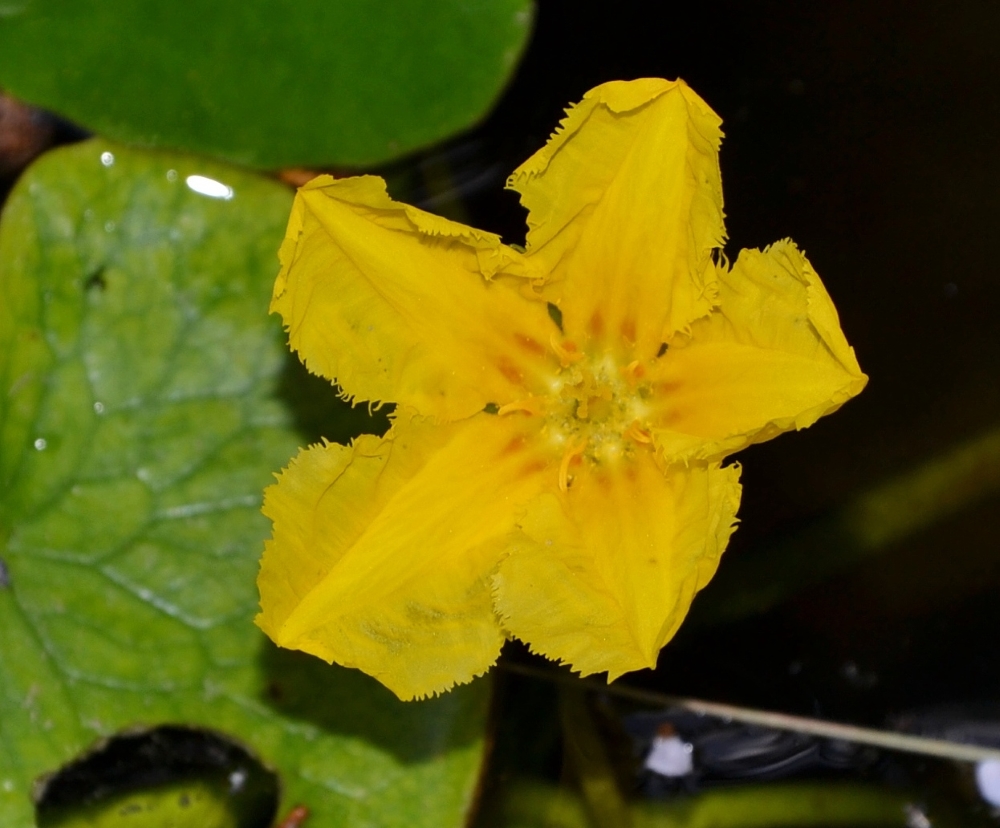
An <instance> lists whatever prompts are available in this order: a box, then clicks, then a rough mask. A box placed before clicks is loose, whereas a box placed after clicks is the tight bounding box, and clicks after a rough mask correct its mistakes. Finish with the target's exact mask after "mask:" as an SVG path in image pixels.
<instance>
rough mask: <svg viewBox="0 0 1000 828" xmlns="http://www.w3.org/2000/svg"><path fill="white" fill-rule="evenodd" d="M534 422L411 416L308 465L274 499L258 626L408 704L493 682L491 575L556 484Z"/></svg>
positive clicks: (495, 639)
mask: <svg viewBox="0 0 1000 828" xmlns="http://www.w3.org/2000/svg"><path fill="white" fill-rule="evenodd" d="M534 419H535V418H528V417H497V416H491V415H489V414H481V415H479V416H477V417H474V418H472V419H471V420H468V421H465V422H461V423H455V424H452V425H447V426H439V425H432V424H431V423H430V422H428V421H426V420H422V419H420V418H413V419H410V417H409V415H401V417H400V418H398V419H397V420H396V422H395V424H394V426H393V428H392V430H391V431H390V433H389V434H388V435H387V436H386V438H385V439H379V438H375V437H361V438H359V439H358V440H357V441H355V443H354V445H353V447H350V448H345V447H343V446H337V445H325V446H313V447H312V448H310V449H308V450H306V451H304V452H302V453H301V454H300V455H299V456H298V457H297V458H296V459H295V460H294V461H293V463H292V465H290V466H289V467H288V468H287V469H286V470H285V471H284V472H283V473H282V475H281V476H280V477H279V478H278V483H277V485H275V486H271V487H270V488H269V489H268V490H267V492H266V495H265V502H264V512H265V514H266V515H267V516H268V517H270V518H271V519H272V520H273V521H274V537H273V539H272V540H271V541H269V542H268V544H267V546H266V549H265V553H264V559H263V561H262V564H261V572H260V576H259V578H258V585H259V587H260V592H261V608H262V612H261V613H260V615H258V617H257V624H258V625H259V626H260V627H261V628H262V629H263V630H264V631H265V632H266V633H267V634H268V635H269V636H270V637H271V638H272V639H273V640H274V641H275V642H276V643H277V644H279V645H281V646H283V647H289V648H293V649H299V650H304V651H306V652H309V653H312V654H314V655H317V656H319V657H320V658H323V659H325V660H326V661H335V662H337V663H339V664H342V665H345V666H348V667H358V668H360V669H362V670H364V671H365V672H366V673H368V674H369V675H372V676H374V677H375V678H377V679H378V680H379V681H381V682H382V683H383V684H385V685H386V686H387V687H389V688H390V689H391V690H393V691H394V692H395V693H396V694H397V695H398V696H399V697H400V698H403V699H410V698H415V697H421V696H427V695H432V694H434V693H438V692H441V691H443V690H446V689H448V688H449V687H451V686H452V685H454V684H456V683H463V682H467V681H470V680H471V679H472V678H473V677H474V676H476V675H479V674H481V673H482V672H484V671H485V670H486V669H488V667H489V666H490V665H491V664H492V663H493V662H494V661H495V660H496V657H497V655H498V653H499V652H500V646H501V644H502V642H503V638H504V636H503V633H502V631H501V629H500V628H499V626H498V624H497V621H496V618H495V615H494V612H493V609H492V605H491V601H490V591H489V576H490V574H491V572H492V571H493V570H494V569H495V567H496V564H497V561H498V560H499V557H500V554H501V551H502V548H503V543H504V541H505V538H506V536H507V535H508V534H509V533H510V531H511V530H512V528H513V526H514V520H515V516H516V514H517V512H518V507H519V505H520V504H521V503H523V502H525V501H526V500H527V499H529V498H530V497H532V496H533V495H534V494H535V493H536V492H537V491H538V487H539V485H540V480H541V479H542V472H543V471H545V469H544V464H542V463H540V462H539V461H538V459H537V458H536V456H535V455H533V453H532V451H531V442H530V439H529V438H530V437H531V429H537V423H536V422H535V421H534ZM548 474H549V476H551V474H552V472H551V470H549V471H548Z"/></svg>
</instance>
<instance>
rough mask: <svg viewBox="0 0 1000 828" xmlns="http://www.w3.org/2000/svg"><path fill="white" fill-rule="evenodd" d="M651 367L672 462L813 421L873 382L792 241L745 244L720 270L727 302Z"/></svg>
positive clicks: (661, 443) (716, 454) (661, 434)
mask: <svg viewBox="0 0 1000 828" xmlns="http://www.w3.org/2000/svg"><path fill="white" fill-rule="evenodd" d="M681 340H682V341H681ZM652 373H653V377H654V380H653V382H654V389H655V404H656V405H657V411H656V414H655V415H654V423H655V424H656V426H657V427H656V428H655V429H654V438H655V441H656V444H657V446H658V447H659V448H660V449H661V451H662V452H663V455H664V458H665V459H666V460H667V461H668V462H674V461H681V462H688V461H690V460H691V459H698V460H719V459H721V458H722V457H724V456H725V455H727V454H731V453H732V452H734V451H738V450H739V449H741V448H743V447H744V446H747V445H749V444H751V443H759V442H762V441H764V440H769V439H770V438H772V437H774V436H775V435H777V434H780V433H781V432H783V431H788V430H790V429H793V428H795V429H800V428H806V427H807V426H810V425H812V424H813V423H814V422H816V420H818V419H819V418H820V417H822V416H823V415H824V414H829V413H830V412H832V411H835V410H836V409H838V408H839V407H840V406H841V405H843V404H844V403H845V402H846V401H847V400H849V399H850V398H851V397H853V396H855V395H856V394H858V393H860V392H861V390H862V389H863V388H864V387H865V384H866V383H867V381H868V378H867V377H866V376H865V375H864V374H863V373H861V369H860V367H859V366H858V361H857V359H856V358H855V356H854V351H853V349H852V348H851V347H850V346H849V345H848V344H847V340H846V339H845V338H844V334H843V332H842V331H841V330H840V321H839V320H838V318H837V311H836V309H835V308H834V306H833V302H832V301H831V300H830V297H829V295H828V294H827V292H826V289H825V288H824V287H823V284H822V282H820V279H819V276H817V275H816V272H815V271H814V270H813V269H812V266H811V265H810V264H809V262H808V261H807V260H806V258H805V256H803V255H802V253H801V252H800V251H799V250H798V249H797V248H796V247H795V245H794V244H793V243H792V242H790V241H783V242H778V243H777V244H775V245H772V246H771V247H770V248H768V249H767V250H764V251H763V252H761V251H759V250H744V251H743V252H742V253H741V254H740V257H739V260H738V261H737V262H736V264H735V265H734V267H733V269H732V271H731V272H729V273H726V272H725V271H720V293H719V307H718V308H717V309H716V310H715V311H713V312H712V314H711V315H710V316H709V317H707V318H705V319H700V320H698V321H697V322H695V323H694V324H693V325H692V326H691V334H690V338H688V337H679V338H678V341H677V342H676V343H673V344H671V346H670V348H669V350H668V351H667V352H666V353H665V354H664V355H663V356H662V357H661V358H660V359H659V360H657V364H656V367H655V368H654V369H653V372H652Z"/></svg>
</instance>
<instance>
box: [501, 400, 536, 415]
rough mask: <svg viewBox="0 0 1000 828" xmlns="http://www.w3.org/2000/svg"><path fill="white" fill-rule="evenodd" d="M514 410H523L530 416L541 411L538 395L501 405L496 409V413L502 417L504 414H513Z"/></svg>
mask: <svg viewBox="0 0 1000 828" xmlns="http://www.w3.org/2000/svg"><path fill="white" fill-rule="evenodd" d="M515 411H524V412H525V413H526V414H531V415H532V416H534V415H536V414H541V413H542V401H541V399H540V398H539V397H525V398H524V399H523V400H514V402H510V403H507V404H506V405H501V406H500V407H499V408H498V409H497V415H498V416H500V417H503V416H504V415H506V414H513V413H514V412H515Z"/></svg>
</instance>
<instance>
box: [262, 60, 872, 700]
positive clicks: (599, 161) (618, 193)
mask: <svg viewBox="0 0 1000 828" xmlns="http://www.w3.org/2000/svg"><path fill="white" fill-rule="evenodd" d="M719 124H720V122H719V118H718V117H717V116H716V115H715V114H714V113H713V112H712V111H711V109H709V107H708V106H707V105H706V104H705V103H704V102H703V101H702V100H701V99H700V98H699V97H698V96H697V95H695V94H694V93H693V92H692V91H691V90H690V89H689V88H688V87H687V86H686V85H685V84H684V83H683V82H682V81H676V82H669V81H665V80H659V79H645V80H638V81H633V82H628V83H626V82H613V83H607V84H604V85H602V86H599V87H597V88H596V89H593V90H591V91H590V92H589V93H587V95H586V96H585V97H584V99H583V101H582V102H581V103H579V104H578V105H577V106H575V107H573V108H572V109H570V110H569V112H568V114H567V117H566V118H565V119H564V120H563V122H562V124H561V127H560V129H559V130H558V131H557V133H556V134H555V135H554V136H553V137H552V139H551V140H550V141H549V143H548V144H547V145H546V146H545V147H544V148H543V149H542V150H541V151H539V152H538V153H536V154H535V155H534V156H533V157H532V158H530V159H529V160H528V161H527V162H525V163H524V164H523V165H522V166H521V167H520V168H519V169H518V170H517V171H515V172H514V174H513V175H512V176H511V178H510V180H509V182H508V186H509V187H510V188H512V189H514V190H517V191H518V192H519V193H520V194H521V202H522V204H524V206H525V207H527V208H528V211H529V215H528V226H529V232H528V239H527V249H526V252H520V251H519V250H518V249H515V248H513V247H510V246H507V245H504V244H502V243H501V241H500V239H499V237H497V236H495V235H493V234H490V233H485V232H482V231H479V230H475V229H472V228H470V227H466V226H464V225H461V224H457V223H455V222H451V221H447V220H445V219H442V218H439V217H437V216H433V215H430V214H428V213H425V212H422V211H420V210H417V209H416V208H413V207H410V206H408V205H405V204H400V203H398V202H394V201H392V200H391V199H390V198H389V197H388V195H387V194H386V191H385V184H384V182H383V181H382V180H381V179H379V178H375V177H372V176H362V177H358V178H347V179H342V180H336V181H335V180H333V179H332V178H330V177H328V176H323V177H320V178H318V179H316V180H314V181H312V182H311V183H309V184H307V185H306V186H305V187H303V188H302V189H301V190H300V191H299V195H298V197H297V199H296V202H295V206H294V208H293V212H292V216H291V220H290V222H289V227H288V233H287V237H286V239H285V242H284V244H283V246H282V248H281V253H280V257H281V262H282V270H281V273H280V275H279V276H278V280H277V283H276V285H275V289H274V299H273V303H272V310H274V311H277V312H278V313H280V314H281V316H282V318H283V319H284V322H285V325H286V326H287V329H288V331H289V335H290V342H291V346H292V348H294V349H295V350H296V351H297V352H298V353H299V355H300V356H301V358H302V359H303V360H304V361H305V364H306V365H307V367H308V368H309V369H310V370H311V371H313V372H314V373H317V374H321V375H322V376H324V377H328V378H329V379H331V380H335V381H336V382H338V383H339V384H340V385H341V387H342V388H343V389H344V391H345V392H346V393H347V394H349V395H350V396H351V397H352V398H354V399H358V400H375V401H391V402H394V403H396V405H397V408H396V414H395V417H394V420H393V425H392V428H391V430H390V431H389V433H388V434H386V436H385V437H382V438H380V437H373V436H363V437H360V438H358V439H357V440H355V441H354V443H353V444H352V445H351V446H347V447H345V446H340V445H335V444H323V445H315V446H311V447H310V448H308V449H306V450H304V451H302V452H300V454H299V455H298V456H297V457H296V458H295V459H294V460H293V461H292V463H291V464H290V465H289V467H288V468H287V469H285V470H284V471H283V472H282V473H281V475H280V476H279V477H278V483H277V484H276V485H274V486H271V487H270V488H269V489H268V490H267V492H266V496H265V504H264V512H265V514H266V515H267V516H268V517H270V518H271V519H272V521H273V522H274V536H273V539H272V540H270V541H269V542H268V543H267V546H266V550H265V553H264V558H263V561H262V564H261V572H260V577H259V580H258V584H259V586H260V591H261V606H262V612H261V613H260V615H259V616H258V617H257V624H258V625H259V626H260V627H261V628H262V629H263V630H264V631H265V632H266V633H267V634H268V635H269V636H270V637H271V638H272V639H274V641H275V642H276V643H278V644H279V645H281V646H283V647H290V648H296V649H300V650H305V651H306V652H309V653H313V654H315V655H317V656H319V657H320V658H323V659H325V660H327V661H331V662H338V663H340V664H343V665H346V666H350V667H357V668H360V669H361V670H364V671H365V672H366V673H369V674H371V675H372V676H374V677H375V678H377V679H378V680H379V681H381V682H382V683H383V684H385V685H387V686H388V687H389V688H391V689H392V690H393V691H395V693H396V694H397V695H399V696H400V697H401V698H404V699H409V698H414V697H421V696H426V695H430V694H434V693H437V692H440V691H443V690H446V689H448V688H449V687H451V686H452V685H454V684H456V683H461V682H466V681H469V680H471V679H472V678H473V677H474V676H476V675H479V674H481V673H483V672H484V671H486V670H487V669H488V668H489V667H490V665H491V664H493V663H494V661H495V660H496V658H497V655H498V654H499V652H500V647H501V645H502V644H503V642H504V640H505V638H507V637H508V636H514V637H517V638H520V639H521V640H523V641H525V642H527V643H528V644H529V645H530V647H531V648H532V650H534V651H536V652H539V653H543V654H544V655H546V656H548V657H550V658H554V659H559V660H561V661H563V662H566V663H568V664H570V665H572V667H573V668H574V669H575V670H578V671H580V672H581V673H583V674H589V673H595V672H605V671H606V672H607V673H608V678H609V680H611V679H614V678H615V677H617V676H619V675H621V674H622V673H624V672H627V671H630V670H637V669H640V668H643V667H653V666H654V665H655V664H656V658H657V654H658V652H659V650H660V648H661V647H662V646H663V645H664V644H665V643H666V642H667V641H668V640H669V639H670V638H671V636H673V634H674V632H675V631H676V630H677V628H678V626H679V625H680V623H681V621H682V620H683V618H684V616H685V614H686V613H687V610H688V607H689V606H690V604H691V600H692V598H693V597H694V594H695V593H696V592H697V591H698V590H699V589H701V588H702V587H703V586H705V584H706V583H708V581H709V579H710V578H711V577H712V575H713V573H714V572H715V569H716V567H717V565H718V562H719V556H720V554H721V553H722V551H723V549H725V547H726V543H727V542H728V540H729V536H730V535H731V534H732V531H733V528H734V523H735V515H736V509H737V506H738V504H739V499H740V486H739V482H738V479H739V467H738V466H736V465H731V466H723V465H722V461H723V459H724V458H725V457H726V456H727V455H728V454H730V453H732V452H734V451H737V450H738V449H741V448H743V447H744V446H747V445H749V444H751V443H755V442H760V441H761V440H766V439H769V438H771V437H773V436H774V435H776V434H778V433H779V432H782V431H786V430H788V429H792V428H805V427H806V426H808V425H811V424H812V423H813V422H815V421H816V420H817V419H818V418H819V417H821V416H822V415H824V414H826V413H829V412H831V411H833V410H834V409H836V408H838V407H839V406H840V405H841V404H843V403H844V402H845V401H847V400H848V399H849V398H850V397H852V396H854V395H855V394H857V393H858V392H859V391H861V389H862V388H863V387H864V385H865V382H866V380H867V378H866V377H865V376H864V374H862V373H861V370H860V368H859V367H858V364H857V361H856V360H855V357H854V353H853V351H852V349H851V348H850V347H849V346H848V344H847V341H846V340H845V338H844V335H843V333H841V330H840V324H839V322H838V319H837V313H836V311H835V309H834V307H833V304H832V303H831V301H830V298H829V296H828V295H827V293H826V291H825V290H824V288H823V285H822V284H821V282H820V280H819V277H818V276H817V275H816V273H815V272H814V271H813V269H812V267H811V266H810V265H809V263H808V262H807V261H806V259H805V257H804V256H803V255H802V254H801V253H800V252H799V251H798V250H797V249H796V247H795V246H794V245H793V244H792V243H791V242H788V241H784V242H779V243H777V244H775V245H773V246H771V247H770V248H768V249H766V250H764V251H756V250H753V251H743V253H742V254H741V255H740V257H739V259H738V260H737V261H736V263H735V265H733V267H732V268H731V269H730V267H729V266H728V264H727V263H726V262H725V260H724V259H723V258H722V257H721V256H720V255H719V254H718V250H719V248H720V247H721V246H722V244H723V241H724V237H725V230H724V227H723V213H722V189H721V182H720V178H719V168H718V160H717V154H718V146H719V141H720V138H721V132H720V130H719Z"/></svg>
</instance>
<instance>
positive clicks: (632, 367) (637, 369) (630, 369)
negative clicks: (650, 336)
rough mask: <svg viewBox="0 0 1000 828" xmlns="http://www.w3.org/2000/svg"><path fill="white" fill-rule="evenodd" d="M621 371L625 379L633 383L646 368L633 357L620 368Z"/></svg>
mask: <svg viewBox="0 0 1000 828" xmlns="http://www.w3.org/2000/svg"><path fill="white" fill-rule="evenodd" d="M622 373H623V374H624V375H625V379H627V380H628V381H629V383H634V382H635V381H636V380H637V379H640V378H641V377H642V376H643V374H645V373H646V369H645V368H643V367H642V363H641V362H639V360H637V359H634V360H632V361H631V362H630V363H629V364H628V365H626V366H625V367H624V368H622Z"/></svg>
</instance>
